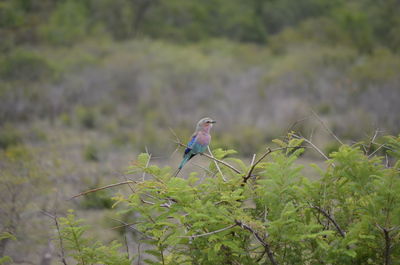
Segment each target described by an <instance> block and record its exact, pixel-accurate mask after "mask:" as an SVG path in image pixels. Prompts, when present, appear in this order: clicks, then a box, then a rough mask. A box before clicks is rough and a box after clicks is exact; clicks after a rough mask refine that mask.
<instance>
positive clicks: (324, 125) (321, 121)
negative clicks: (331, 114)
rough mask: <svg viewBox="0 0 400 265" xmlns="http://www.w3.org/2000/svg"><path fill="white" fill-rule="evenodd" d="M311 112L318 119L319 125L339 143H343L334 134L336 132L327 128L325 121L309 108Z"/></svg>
mask: <svg viewBox="0 0 400 265" xmlns="http://www.w3.org/2000/svg"><path fill="white" fill-rule="evenodd" d="M311 113H312V114H313V115H314V117H315V118H316V119H317V120H318V121H319V123H321V125H322V126H323V127H324V128H325V130H326V131H327V132H328V133H329V134H330V135H331V136H332V137H333V138H335V140H336V141H338V142H339V143H340V144H341V145H343V142H342V141H341V140H340V139H339V138H338V137H337V136H336V134H334V133H333V132H332V131H331V130H330V129H329V128H328V126H327V125H326V124H325V122H324V121H323V120H322V119H321V118H320V117H319V116H318V114H317V113H316V112H315V111H313V110H311Z"/></svg>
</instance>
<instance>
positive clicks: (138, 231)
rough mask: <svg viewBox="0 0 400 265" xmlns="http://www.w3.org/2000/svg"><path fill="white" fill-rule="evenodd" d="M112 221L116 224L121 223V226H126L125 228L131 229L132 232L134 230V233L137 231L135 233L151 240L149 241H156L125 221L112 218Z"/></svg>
mask: <svg viewBox="0 0 400 265" xmlns="http://www.w3.org/2000/svg"><path fill="white" fill-rule="evenodd" d="M110 219H111V220H114V221H116V222H119V223H121V224H123V225H125V227H127V228H129V229H131V230H133V231H135V232H137V233H139V234H141V235H142V236H144V237H147V238H149V239H153V240H155V238H153V237H151V236H149V235H146V234H145V233H143V232H141V231H140V230H139V229H137V228H136V227H134V226H133V225H132V224H128V223H125V222H124V221H122V220H118V219H115V218H110Z"/></svg>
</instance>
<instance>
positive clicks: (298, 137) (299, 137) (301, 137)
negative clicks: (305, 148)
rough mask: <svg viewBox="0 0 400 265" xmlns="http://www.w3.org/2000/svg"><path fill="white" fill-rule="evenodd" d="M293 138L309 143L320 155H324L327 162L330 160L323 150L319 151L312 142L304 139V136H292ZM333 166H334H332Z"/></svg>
mask: <svg viewBox="0 0 400 265" xmlns="http://www.w3.org/2000/svg"><path fill="white" fill-rule="evenodd" d="M292 136H293V137H294V138H297V139H303V140H304V142H306V143H308V144H309V145H311V147H312V148H313V149H314V150H316V151H317V152H318V153H319V154H320V155H322V156H323V157H324V158H325V159H326V160H329V157H328V156H327V155H325V154H324V152H322V151H321V149H319V148H318V147H317V146H316V145H315V144H313V143H312V142H311V141H310V140H308V139H307V138H304V137H303V136H299V135H297V134H292ZM332 165H333V164H332Z"/></svg>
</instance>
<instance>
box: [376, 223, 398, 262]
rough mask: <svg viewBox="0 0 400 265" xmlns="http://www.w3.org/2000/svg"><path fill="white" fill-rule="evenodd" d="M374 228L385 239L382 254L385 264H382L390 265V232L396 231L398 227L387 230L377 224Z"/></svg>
mask: <svg viewBox="0 0 400 265" xmlns="http://www.w3.org/2000/svg"><path fill="white" fill-rule="evenodd" d="M376 227H378V228H379V229H380V230H381V231H382V233H383V235H384V237H385V253H384V257H385V263H384V264H385V265H390V264H392V261H391V259H390V251H391V248H392V242H391V240H392V238H391V237H390V232H392V231H393V230H396V229H397V228H398V227H393V228H389V229H388V228H385V227H382V226H380V225H379V224H376Z"/></svg>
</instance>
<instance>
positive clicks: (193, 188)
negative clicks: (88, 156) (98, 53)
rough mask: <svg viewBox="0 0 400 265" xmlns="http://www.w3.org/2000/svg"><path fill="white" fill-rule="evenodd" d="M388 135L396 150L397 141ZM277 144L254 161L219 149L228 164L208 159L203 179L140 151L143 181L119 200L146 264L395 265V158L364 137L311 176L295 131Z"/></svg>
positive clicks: (398, 185)
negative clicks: (367, 145) (376, 152)
mask: <svg viewBox="0 0 400 265" xmlns="http://www.w3.org/2000/svg"><path fill="white" fill-rule="evenodd" d="M387 141H389V142H388V143H386V146H387V148H390V150H391V152H395V153H396V154H398V152H399V150H400V149H399V147H400V137H389V138H388V139H387ZM274 142H275V143H277V144H279V146H280V147H278V148H275V149H267V151H266V152H265V154H264V155H263V156H261V157H260V156H259V157H257V159H256V160H255V161H254V162H252V163H251V164H250V165H246V164H244V163H243V162H242V161H241V160H239V159H236V158H232V157H230V158H226V156H227V155H230V154H233V153H235V152H234V151H233V150H226V151H224V150H222V149H218V150H214V151H213V153H214V156H215V157H216V158H217V159H219V160H221V159H223V160H224V161H225V162H224V163H220V169H217V168H216V167H215V164H214V161H211V163H210V166H209V168H208V169H206V172H207V173H206V174H207V175H208V177H206V178H204V177H200V176H199V174H198V172H192V173H190V174H189V175H188V176H187V178H181V177H176V176H175V175H174V174H171V169H170V168H169V167H164V168H160V167H158V166H156V165H151V164H150V165H149V159H150V157H149V155H148V154H141V155H139V156H138V158H137V161H136V162H135V163H133V165H132V166H131V167H130V168H129V170H128V173H129V174H132V175H135V174H138V176H140V177H138V178H137V180H132V181H130V182H125V184H127V183H129V184H130V185H132V186H133V187H132V188H133V189H134V192H133V193H132V194H131V195H129V196H127V197H124V196H118V197H116V198H115V199H116V203H125V205H126V208H125V209H123V213H125V214H126V213H129V212H135V213H140V218H139V219H140V220H136V222H135V225H131V227H133V228H134V229H135V230H138V231H140V232H141V234H142V235H143V237H145V238H146V242H147V243H149V244H150V245H152V246H153V249H152V250H149V251H147V253H148V254H151V255H152V256H153V258H152V259H147V260H145V262H146V263H147V264H274V265H276V264H320V263H321V261H324V262H326V263H327V264H391V260H398V259H399V258H400V248H399V247H398V246H399V243H400V242H399V240H400V237H399V236H400V230H399V229H398V227H399V225H400V211H399V209H400V178H399V166H400V162H399V161H398V160H397V159H398V156H393V159H395V161H394V163H393V165H394V166H393V167H388V166H386V167H385V165H384V163H383V162H384V161H383V158H382V157H379V156H370V155H369V154H365V153H364V152H363V151H362V148H361V146H362V143H359V144H355V145H353V146H348V145H343V146H341V147H340V148H339V149H338V150H337V151H336V152H332V153H331V154H330V159H329V160H328V161H327V167H326V169H321V168H318V167H317V166H315V165H314V166H313V167H314V168H315V169H316V172H318V173H319V175H320V178H317V179H315V180H310V178H307V177H305V176H303V175H302V169H303V167H304V166H303V165H300V164H298V163H297V162H296V160H297V158H298V157H299V155H301V154H302V153H303V151H304V150H303V148H302V145H303V144H304V143H303V141H302V140H301V139H291V138H290V135H289V137H288V141H286V142H284V141H280V140H276V141H274ZM266 157H269V160H267V161H266V162H263V161H262V159H263V158H266ZM227 163H231V164H227ZM143 172H144V173H146V174H147V175H148V177H147V180H144V179H142V173H143ZM122 184H123V183H122ZM119 185H121V183H120V184H119ZM75 251H76V248H75ZM79 257H82V256H79ZM82 262H83V261H82Z"/></svg>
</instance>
